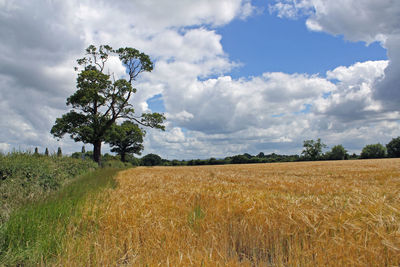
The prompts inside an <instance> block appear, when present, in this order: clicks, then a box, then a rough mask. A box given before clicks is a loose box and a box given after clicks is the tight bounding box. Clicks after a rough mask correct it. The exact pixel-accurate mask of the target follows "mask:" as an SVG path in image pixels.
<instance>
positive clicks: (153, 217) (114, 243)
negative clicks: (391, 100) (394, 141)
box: [58, 159, 400, 266]
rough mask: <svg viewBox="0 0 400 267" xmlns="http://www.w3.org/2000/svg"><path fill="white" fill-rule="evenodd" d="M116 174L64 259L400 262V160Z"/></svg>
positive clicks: (74, 232)
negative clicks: (115, 184) (112, 185)
mask: <svg viewBox="0 0 400 267" xmlns="http://www.w3.org/2000/svg"><path fill="white" fill-rule="evenodd" d="M117 180H118V182H119V186H118V187H117V188H116V189H115V190H110V191H108V193H107V194H106V195H102V196H101V197H102V198H103V200H106V201H101V203H100V202H88V204H87V212H86V215H85V217H84V220H85V221H86V222H90V221H92V222H93V223H92V225H93V226H92V228H91V229H86V230H88V231H82V229H80V228H79V225H77V226H76V227H74V228H71V229H70V237H71V238H70V240H69V241H68V245H67V247H66V249H65V251H64V253H63V256H62V257H60V258H59V259H58V264H60V265H73V266H76V265H81V266H90V265H92V266H110V265H111V266H191V265H195V266H399V264H400V160H399V159H385V160H359V161H331V162H303V163H280V164H257V165H224V166H201V167H154V168H136V169H130V170H127V171H123V172H121V173H120V174H119V175H118V177H117ZM92 203H100V204H92ZM94 214H97V215H94ZM86 225H87V223H86Z"/></svg>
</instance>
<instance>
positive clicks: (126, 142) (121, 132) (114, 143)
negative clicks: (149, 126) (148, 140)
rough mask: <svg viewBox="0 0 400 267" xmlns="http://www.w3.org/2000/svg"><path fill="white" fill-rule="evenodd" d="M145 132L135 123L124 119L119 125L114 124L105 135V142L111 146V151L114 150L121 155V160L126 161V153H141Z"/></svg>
mask: <svg viewBox="0 0 400 267" xmlns="http://www.w3.org/2000/svg"><path fill="white" fill-rule="evenodd" d="M144 135H145V132H144V131H143V130H142V129H140V128H139V126H138V125H137V124H134V123H132V122H130V121H124V122H123V123H122V124H121V125H116V124H114V125H113V126H112V127H111V130H110V132H109V134H108V135H107V137H106V142H107V143H109V144H110V146H111V152H115V153H117V154H118V155H120V157H121V161H122V162H125V161H126V159H125V158H126V155H127V154H138V155H140V154H141V151H142V150H143V145H142V143H143V137H144Z"/></svg>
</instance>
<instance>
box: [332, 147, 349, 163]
mask: <svg viewBox="0 0 400 267" xmlns="http://www.w3.org/2000/svg"><path fill="white" fill-rule="evenodd" d="M348 156H349V155H348V154H347V150H346V149H344V147H343V146H342V145H336V146H334V147H332V150H331V151H330V152H328V159H333V160H344V159H347V158H348Z"/></svg>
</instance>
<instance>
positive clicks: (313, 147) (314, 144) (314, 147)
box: [301, 138, 326, 160]
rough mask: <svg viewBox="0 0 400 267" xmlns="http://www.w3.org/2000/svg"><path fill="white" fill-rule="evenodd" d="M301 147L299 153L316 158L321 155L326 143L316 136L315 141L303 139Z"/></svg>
mask: <svg viewBox="0 0 400 267" xmlns="http://www.w3.org/2000/svg"><path fill="white" fill-rule="evenodd" d="M303 147H304V149H303V152H301V154H302V155H304V157H305V158H306V159H310V160H317V159H318V158H319V157H320V156H321V155H322V149H323V148H325V147H326V145H325V144H323V143H322V142H321V139H320V138H318V139H317V141H314V140H305V141H304V142H303Z"/></svg>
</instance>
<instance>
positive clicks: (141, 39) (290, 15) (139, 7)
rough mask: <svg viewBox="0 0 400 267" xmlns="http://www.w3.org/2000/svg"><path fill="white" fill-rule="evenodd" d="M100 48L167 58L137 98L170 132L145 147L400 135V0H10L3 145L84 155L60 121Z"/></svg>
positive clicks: (0, 50) (199, 154)
mask: <svg viewBox="0 0 400 267" xmlns="http://www.w3.org/2000/svg"><path fill="white" fill-rule="evenodd" d="M90 44H94V45H96V46H98V45H102V44H108V45H111V46H112V47H113V48H119V47H135V48H137V49H139V50H140V51H142V52H145V53H146V54H148V55H149V56H150V57H151V59H152V60H153V62H154V66H155V67H154V70H153V71H152V72H151V73H143V74H142V75H141V76H140V78H139V79H138V80H137V82H136V84H135V85H134V87H135V88H137V89H138V91H137V93H136V94H135V96H134V98H133V99H132V101H131V103H132V104H133V105H134V107H135V110H136V112H137V113H138V114H141V113H143V112H163V113H164V114H165V115H166V117H167V120H166V123H165V125H166V131H164V132H162V131H159V130H154V129H148V130H147V134H146V137H145V142H144V146H145V150H144V151H143V154H144V155H145V154H147V153H156V154H158V155H160V156H162V157H163V158H167V159H194V158H210V157H216V158H221V157H225V156H229V155H235V154H242V153H250V154H258V153H259V152H264V153H265V154H269V153H273V152H274V153H280V154H300V153H301V151H302V145H303V141H304V140H308V139H317V138H321V139H322V142H323V143H325V144H326V145H327V146H328V149H329V148H331V147H333V146H334V145H337V144H342V145H343V146H344V147H345V148H346V149H347V150H348V151H349V152H350V153H360V151H361V149H362V148H363V147H364V146H365V145H367V144H375V143H381V144H386V143H388V142H389V141H390V140H391V139H392V138H394V137H397V136H399V135H400V113H399V111H400V105H399V103H400V88H399V87H400V2H399V1H398V0H363V1H359V0H336V1H329V0H267V1H261V0H254V1H251V0H219V1H214V0H174V1H163V0H147V1H139V0H116V1H105V0H96V1H95V0H80V1H78V0H71V1H56V0H53V1H52V0H35V1H31V0H19V1H14V0H0V114H1V115H0V151H2V152H7V151H12V150H14V149H16V150H33V149H34V148H35V147H38V148H39V151H44V149H45V148H46V147H48V148H49V150H50V151H56V150H57V147H59V146H60V147H62V149H63V152H64V153H66V154H67V153H72V152H74V151H80V150H81V146H82V145H83V144H82V143H75V142H73V141H72V140H71V139H70V138H69V137H68V136H65V137H64V138H63V139H61V140H57V139H55V138H54V137H52V136H51V134H50V129H51V127H52V125H53V124H54V122H55V119H56V118H57V117H60V116H61V115H62V114H64V113H66V112H68V111H69V107H68V106H66V99H67V97H68V96H70V95H71V94H73V93H74V91H75V90H76V87H75V84H76V75H77V74H76V72H75V71H74V68H73V67H74V66H76V59H78V58H81V57H82V56H83V55H84V50H85V48H86V47H87V46H89V45H90ZM107 68H108V70H109V71H110V72H112V73H115V75H117V76H120V77H123V76H124V75H126V73H125V69H124V67H123V66H122V65H121V63H120V62H119V61H118V59H117V58H111V59H110V60H109V64H108V66H107ZM85 146H86V150H89V149H92V146H91V145H89V144H87V145H85ZM108 151H109V148H108V146H107V145H104V146H103V153H104V152H108Z"/></svg>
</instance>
